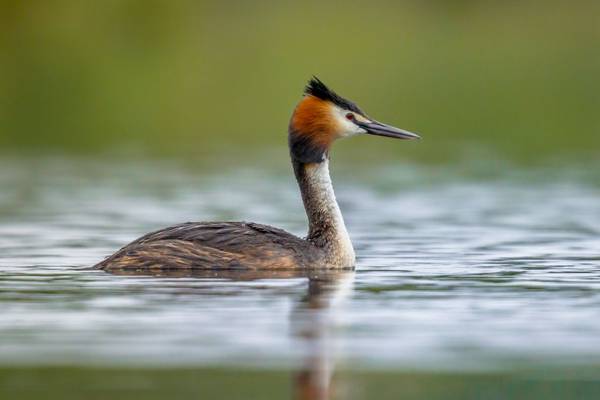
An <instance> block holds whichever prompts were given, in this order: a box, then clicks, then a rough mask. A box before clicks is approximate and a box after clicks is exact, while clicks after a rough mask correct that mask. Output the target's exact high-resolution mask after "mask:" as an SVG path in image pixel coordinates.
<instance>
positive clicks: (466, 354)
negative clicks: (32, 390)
mask: <svg viewBox="0 0 600 400" xmlns="http://www.w3.org/2000/svg"><path fill="white" fill-rule="evenodd" d="M256 164H258V166H254V167H250V166H249V165H252V163H247V164H244V165H243V166H241V167H233V166H230V167H229V168H227V169H226V170H218V171H217V170H208V171H207V170H204V171H203V170H201V169H199V168H197V167H186V166H181V165H175V164H169V163H165V162H156V163H150V162H147V161H134V162H123V161H120V162H100V161H89V160H80V159H58V158H43V159H38V160H32V159H26V160H17V159H4V160H3V161H2V162H1V167H2V168H1V170H0V187H2V191H1V192H0V306H1V309H2V314H1V315H2V318H0V365H3V366H5V367H4V369H3V370H4V373H5V375H2V371H1V370H2V368H0V388H1V387H2V382H3V381H2V377H3V376H7V377H8V378H6V379H5V381H4V382H5V383H6V385H7V386H6V387H9V388H10V387H12V386H10V382H13V380H11V379H13V378H14V374H11V373H10V371H13V372H14V371H23V370H25V371H26V370H28V369H31V368H42V367H44V366H48V367H53V368H58V367H61V368H67V369H66V370H65V371H66V372H64V375H65V376H71V375H69V374H74V372H73V371H71V372H69V370H68V368H74V367H77V368H84V369H85V368H92V369H93V368H100V369H101V370H102V371H106V370H109V371H110V370H114V369H115V368H117V369H118V368H127V369H128V371H137V372H136V373H141V372H140V371H146V369H147V368H149V370H148V371H151V370H152V369H156V368H167V369H175V370H186V369H190V368H192V369H193V368H196V369H202V371H204V372H199V373H198V374H199V375H198V376H199V378H198V379H200V381H202V379H201V377H206V376H209V375H210V374H209V375H206V374H208V372H206V371H213V369H215V368H216V369H217V370H219V371H225V372H227V371H230V372H231V373H232V374H233V375H234V376H238V375H236V374H238V372H237V371H238V370H240V369H241V370H242V371H259V372H260V371H290V374H291V376H293V377H295V378H294V379H292V381H293V382H295V384H294V387H295V388H298V387H305V386H307V387H309V388H313V389H314V390H317V392H318V391H319V390H326V389H323V388H324V387H325V388H326V387H327V386H329V385H330V384H331V381H332V379H333V378H332V376H336V375H338V374H340V373H342V372H341V371H350V372H348V373H352V374H367V375H368V378H364V379H363V381H364V382H366V383H365V385H366V386H365V387H368V385H369V384H370V383H373V382H375V381H377V379H381V382H387V383H388V384H389V385H392V386H393V384H394V383H397V381H398V379H400V378H398V377H399V376H406V374H416V375H415V377H411V378H410V379H407V381H410V382H419V379H421V380H423V381H424V382H425V383H423V386H424V387H430V388H433V387H436V384H439V385H442V386H444V385H446V383H444V382H446V381H443V379H446V378H443V379H442V378H439V377H440V376H447V375H443V374H450V376H461V377H463V378H464V379H471V378H467V377H472V376H480V375H477V374H487V376H505V375H510V376H515V375H516V376H520V377H523V376H527V377H529V378H531V376H538V375H539V374H540V373H542V372H540V371H543V375H544V379H550V378H549V377H551V378H552V379H558V378H560V379H561V380H563V381H564V380H565V379H567V378H565V376H567V375H565V374H566V372H565V371H568V379H570V380H571V381H572V380H576V381H577V382H579V381H580V380H583V381H585V382H588V383H589V382H593V383H594V385H596V384H598V382H600V381H599V380H598V377H600V373H599V372H598V371H599V367H600V339H599V338H600V201H598V199H599V198H600V184H599V182H600V180H599V179H598V178H599V176H598V174H597V173H595V172H594V171H593V170H586V169H578V168H575V167H573V168H571V169H568V170H555V169H536V170H530V171H527V172H524V173H515V172H508V171H507V172H503V173H499V174H492V175H490V176H487V175H486V176H465V175H464V174H462V173H460V172H457V171H451V170H447V169H445V168H436V167H417V166H410V165H402V164H389V165H387V166H385V167H368V168H362V169H361V170H360V171H349V168H350V167H349V165H344V164H343V163H340V164H335V161H334V164H333V172H334V184H335V186H336V190H337V193H338V198H339V200H340V203H341V207H342V209H343V212H344V215H345V218H346V221H347V225H348V228H349V231H350V233H351V236H352V238H353V241H354V243H355V249H356V253H357V255H358V260H357V269H356V271H355V272H346V273H338V274H334V273H328V274H312V275H311V276H308V277H307V276H305V275H303V274H295V275H293V274H286V273H280V274H278V275H275V274H271V273H266V274H261V275H252V274H239V275H233V274H221V275H219V274H214V273H211V274H209V275H204V276H201V275H198V276H160V277H157V276H135V275H131V276H118V275H111V274H108V273H104V272H101V271H96V270H90V269H88V267H89V266H91V265H93V264H94V263H96V262H98V261H99V260H101V259H102V258H103V257H105V256H107V255H109V254H110V253H111V252H113V251H115V250H116V249H118V248H119V247H120V246H122V245H124V244H126V243H127V242H128V241H131V240H133V239H135V238H136V237H138V236H140V235H141V234H143V233H145V232H148V231H150V230H154V229H157V228H160V227H164V226H167V225H170V224H174V223H178V222H184V221H189V220H248V221H256V222H262V223H267V224H272V225H276V226H279V227H282V228H284V229H287V230H289V231H291V232H293V233H296V234H298V235H302V234H303V233H304V230H305V220H304V214H303V211H302V209H301V203H300V200H299V195H298V193H297V189H296V186H295V183H294V182H293V181H292V180H291V173H290V172H289V171H288V169H287V168H284V167H283V165H284V164H280V163H279V162H274V163H273V164H275V167H273V166H271V164H267V163H264V162H263V163H260V162H258V163H256ZM256 164H255V165H256ZM336 166H337V168H336ZM286 167H287V166H286ZM7 368H8V369H7ZM7 371H8V372H7ZM336 371H338V372H336ZM352 371H353V372H352ZM386 371H387V372H386ZM14 373H16V372H14ZM270 373H273V374H275V373H276V372H268V373H267V372H264V374H267V375H264V376H263V375H261V376H262V378H255V379H254V380H253V382H255V383H254V384H257V383H256V382H263V383H264V385H271V384H273V382H276V381H277V379H279V378H277V377H275V375H273V376H271V375H268V374H270ZM386 373H393V374H392V375H391V377H389V378H385V376H387V375H385V374H386ZM6 374H8V375H6ZM148 374H151V372H148ZM369 374H375V375H369ZM381 374H383V375H381ZM473 374H475V375H473ZM523 374H525V375H523ZM536 374H537V375H536ZM40 376H41V375H40ZM144 376H146V375H144ZM148 376H150V375H148ZM160 376H163V377H164V376H166V375H164V374H163V375H160ZM178 376H179V375H178ZM210 376H211V377H213V376H214V374H213V375H210ZM373 376H377V379H376V378H373ZM411 376H412V375H411ZM435 377H438V378H435ZM9 378H10V379H9ZM15 379H16V378H15ZM39 379H42V381H43V378H39ZM107 379H108V378H107ZM164 379H166V378H164ZM211 379H213V378H211ZM214 379H216V378H214ZM236 379H237V378H236ZM261 379H263V380H261ZM481 379H482V378H477V379H474V380H472V381H468V380H467V381H465V382H471V384H473V385H476V384H478V383H481ZM536 379H537V378H536ZM50 381H52V382H54V381H55V380H54V378H52V379H50V378H48V382H50ZM448 381H449V382H455V381H456V379H448ZM7 382H8V383H7ZM194 382H196V383H194ZM198 382H199V381H194V380H192V381H191V382H188V383H189V384H190V385H194V384H198ZM352 382H353V379H349V380H347V381H346V383H345V384H342V385H340V384H338V385H337V387H338V389H337V392H338V394H339V392H343V391H344V390H350V389H348V387H350V388H352ZM369 382H370V383H369ZM377 382H380V381H377ZM105 383H106V382H105ZM238 384H240V385H242V386H243V384H242V383H239V382H238ZM471 384H470V385H471ZM248 385H251V384H248ZM248 385H246V386H244V387H246V388H248V387H249V386H248ZM377 385H378V386H377V387H379V388H381V387H383V386H385V385H383V384H382V383H378V384H377ZM382 385H383V386H382ZM389 385H388V386H389ZM439 385H438V386H439ZM339 387H342V389H339ZM344 387H345V388H346V389H343V388H344ZM444 387H445V386H444ZM563 387H564V386H563ZM577 387H578V388H579V389H581V386H580V385H579V386H577ZM315 388H316V389H315ZM13 389H14V387H13ZM596 389H598V385H596V386H594V390H596ZM6 390H8V389H6ZM215 390H217V392H218V391H219V390H221V391H222V390H223V387H221V388H220V389H215ZM286 390H287V389H286ZM431 390H433V389H431ZM350 391H351V390H350ZM413 392H414V391H413ZM0 393H2V390H1V389H0ZM7 393H13V392H10V390H9V391H8V392H7ZM58 393H62V392H60V391H57V392H56V395H57V396H59V395H58ZM219 393H221V392H219ZM357 393H358V392H357ZM444 393H445V397H442V398H450V397H452V393H454V394H455V395H456V396H457V397H462V398H466V397H468V396H465V392H461V391H459V389H456V388H455V391H454V392H452V391H450V392H448V391H446V392H444ZM557 393H558V392H557ZM594 393H600V392H594ZM263 394H264V393H263ZM413 394H414V393H413ZM429 394H430V396H428V398H435V396H431V393H429ZM513 394H514V393H513ZM221 395H222V393H221ZM363 395H364V394H363ZM32 396H33V395H32ZM361 396H362V395H359V394H356V393H355V396H354V397H361ZM557 396H558V395H557ZM33 397H35V396H33ZM60 397H62V398H64V397H65V396H64V393H63V394H62V395H60ZM234 397H235V396H230V397H229V398H234ZM322 397H323V396H322ZM517 397H518V396H517ZM526 397H528V398H532V397H531V393H529V395H528V396H526ZM534 397H535V396H534ZM264 398H271V397H268V396H267V397H264ZM272 398H279V397H277V395H275V394H273V397H272ZM312 398H320V397H318V396H313V397H312ZM365 398H367V397H366V396H365ZM379 398H384V396H383V394H382V395H379ZM390 398H391V397H390ZM415 398H417V397H415ZM546 398H547V397H546ZM557 398H559V397H557Z"/></svg>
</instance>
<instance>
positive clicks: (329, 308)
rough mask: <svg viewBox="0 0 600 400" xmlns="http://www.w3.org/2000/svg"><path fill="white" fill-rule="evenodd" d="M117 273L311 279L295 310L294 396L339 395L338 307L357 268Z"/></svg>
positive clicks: (315, 399) (307, 399)
mask: <svg viewBox="0 0 600 400" xmlns="http://www.w3.org/2000/svg"><path fill="white" fill-rule="evenodd" d="M111 272H112V273H113V274H117V275H134V276H155V277H169V278H173V277H193V278H203V279H207V278H209V279H229V280H232V281H249V280H257V279H291V278H302V277H305V278H308V287H307V291H306V293H305V294H303V295H302V297H301V298H299V299H298V301H296V302H295V305H294V307H293V309H292V311H291V315H290V321H291V322H290V325H291V334H292V343H293V344H294V346H301V348H302V363H301V365H300V367H299V368H298V369H297V370H296V371H295V372H294V373H293V377H292V379H293V393H292V398H294V399H297V400H326V399H331V398H333V397H334V395H335V387H334V386H335V385H333V383H332V380H333V372H334V366H335V354H334V350H335V346H336V343H335V338H336V335H335V329H336V316H337V315H338V312H337V311H338V307H339V306H340V305H341V304H342V302H343V300H344V299H345V298H346V297H347V295H348V294H349V293H350V291H351V288H352V282H353V280H354V271H352V270H347V271H335V272H333V271H293V270H290V271H236V270H222V271H218V270H214V271H212V270H198V271H193V270H187V271H182V270H172V271H170V270H164V269H163V270H160V271H154V272H153V271H148V270H144V271H135V270H122V271H111Z"/></svg>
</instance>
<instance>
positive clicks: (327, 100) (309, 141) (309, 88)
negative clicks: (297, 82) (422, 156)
mask: <svg viewBox="0 0 600 400" xmlns="http://www.w3.org/2000/svg"><path fill="white" fill-rule="evenodd" d="M359 134H370V135H378V136H387V137H391V138H396V139H418V138H419V135H417V134H415V133H411V132H408V131H405V130H402V129H399V128H395V127H393V126H390V125H386V124H383V123H381V122H378V121H375V120H374V119H372V118H370V117H368V116H367V115H366V114H365V113H364V112H363V111H362V110H361V109H360V108H359V107H358V106H357V105H356V104H354V103H353V102H351V101H350V100H346V99H344V98H343V97H341V96H339V95H338V94H337V93H335V92H334V91H333V90H331V89H329V88H328V87H327V86H326V85H325V84H324V83H323V82H321V81H320V80H319V79H318V78H316V77H314V78H313V79H311V80H310V81H309V82H308V85H306V88H305V89H304V97H303V98H302V100H300V103H298V105H297V106H296V109H295V110H294V113H293V115H292V119H291V120H290V126H289V146H290V152H291V155H292V158H294V159H295V160H296V161H299V162H302V163H315V162H321V161H324V160H325V159H326V158H327V155H328V152H329V148H330V147H331V144H332V143H333V142H334V141H335V140H336V139H340V138H344V137H349V136H354V135H359Z"/></svg>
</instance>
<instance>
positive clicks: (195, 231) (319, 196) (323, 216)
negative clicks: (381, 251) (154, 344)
mask: <svg viewBox="0 0 600 400" xmlns="http://www.w3.org/2000/svg"><path fill="white" fill-rule="evenodd" d="M358 135H376V136H385V137H389V138H395V139H405V140H407V139H419V138H420V136H419V135H418V134H416V133H412V132H409V131H406V130H403V129H399V128H396V127H394V126H391V125H387V124H384V123H381V122H378V121H376V120H374V119H372V118H371V117H369V116H368V115H367V114H366V113H365V112H364V111H362V110H361V109H360V108H359V107H358V106H357V105H356V104H355V103H354V102H352V101H350V100H347V99H345V98H344V97H342V96H340V95H338V94H337V93H336V92H334V91H333V90H332V89H330V88H329V87H328V86H327V85H325V83H323V82H322V81H321V80H320V79H319V78H317V77H316V76H313V77H312V78H311V79H310V80H309V81H308V83H307V85H306V87H305V88H304V93H303V96H302V98H301V100H300V101H299V103H298V104H297V105H296V107H295V108H294V111H293V113H292V116H291V119H290V122H289V126H288V147H289V154H290V158H291V164H292V169H293V172H294V176H295V178H296V181H297V183H298V186H299V189H300V194H301V197H302V202H303V204H304V209H305V211H306V215H307V219H308V234H307V236H306V237H305V238H300V237H298V236H295V235H293V234H291V233H288V232H286V231H284V230H282V229H279V228H275V227H272V226H268V225H263V224H258V223H253V222H186V223H182V224H179V225H175V226H171V227H168V228H164V229H161V230H158V231H155V232H151V233H148V234H146V235H144V236H142V237H140V238H139V239H137V240H135V241H133V242H131V243H129V244H127V245H126V246H125V247H123V248H121V249H120V250H118V251H117V252H116V253H114V254H113V255H111V256H109V257H107V258H106V259H104V260H103V261H101V262H99V263H98V264H96V265H95V266H94V267H95V268H98V269H101V270H105V271H108V272H117V271H141V272H143V271H161V270H165V271H167V270H170V271H173V270H181V271H193V270H219V271H221V270H232V271H233V270H241V271H261V270H265V271H268V270H334V269H353V268H354V266H355V260H356V256H355V252H354V248H353V246H352V242H351V240H350V236H349V234H348V231H347V229H346V225H345V224H344V219H343V217H342V213H341V211H340V207H339V205H338V203H337V201H336V197H335V193H334V190H333V186H332V182H331V178H330V174H329V160H330V157H329V155H330V150H331V147H332V145H333V143H334V142H335V141H336V140H338V139H342V138H348V137H352V136H358Z"/></svg>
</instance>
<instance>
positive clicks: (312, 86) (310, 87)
mask: <svg viewBox="0 0 600 400" xmlns="http://www.w3.org/2000/svg"><path fill="white" fill-rule="evenodd" d="M304 94H307V95H310V96H315V97H317V98H319V99H321V100H325V101H330V102H332V103H333V104H335V105H337V106H339V107H340V108H343V109H344V110H350V111H354V112H356V113H359V114H361V115H364V112H363V111H362V110H361V109H360V108H359V107H358V106H357V105H356V104H354V103H353V102H351V101H350V100H347V99H345V98H343V97H342V96H340V95H338V94H337V93H336V92H334V91H333V90H331V89H329V88H328V87H327V85H325V84H324V83H323V82H321V80H320V79H319V78H317V77H316V76H313V77H312V79H311V80H310V81H308V84H307V85H306V88H304Z"/></svg>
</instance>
